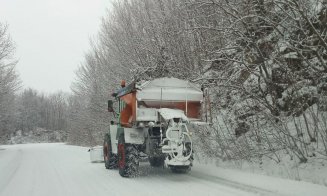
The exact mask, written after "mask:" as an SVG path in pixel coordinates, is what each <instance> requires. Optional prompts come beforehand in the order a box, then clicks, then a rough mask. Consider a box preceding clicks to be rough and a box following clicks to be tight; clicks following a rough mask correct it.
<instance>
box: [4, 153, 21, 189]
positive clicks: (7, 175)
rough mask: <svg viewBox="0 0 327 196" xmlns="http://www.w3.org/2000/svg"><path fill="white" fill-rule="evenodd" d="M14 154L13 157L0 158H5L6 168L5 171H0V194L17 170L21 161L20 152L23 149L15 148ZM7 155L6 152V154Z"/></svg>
mask: <svg viewBox="0 0 327 196" xmlns="http://www.w3.org/2000/svg"><path fill="white" fill-rule="evenodd" d="M14 152H15V154H14V155H13V157H11V158H9V159H6V158H7V157H5V158H3V157H1V159H3V160H4V159H6V161H7V164H6V166H5V167H4V168H6V169H5V170H6V172H4V171H2V172H1V180H0V195H1V194H2V192H4V191H5V189H6V187H7V185H8V184H9V183H10V182H11V181H12V179H13V178H14V177H15V174H16V173H17V171H18V170H19V168H20V166H21V162H22V156H21V155H22V154H23V151H22V150H21V149H19V150H17V151H16V150H15V151H14ZM6 155H8V154H6Z"/></svg>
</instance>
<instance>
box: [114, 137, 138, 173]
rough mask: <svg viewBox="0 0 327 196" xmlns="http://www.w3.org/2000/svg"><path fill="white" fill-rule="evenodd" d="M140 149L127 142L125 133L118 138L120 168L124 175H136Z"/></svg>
mask: <svg viewBox="0 0 327 196" xmlns="http://www.w3.org/2000/svg"><path fill="white" fill-rule="evenodd" d="M138 167H139V157H138V151H137V149H136V148H135V147H134V146H133V145H132V144H126V143H125V139H124V135H120V136H119V139H118V168H119V174H120V175H121V176H122V177H135V176H136V175H137V173H138Z"/></svg>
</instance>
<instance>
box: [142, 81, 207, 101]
mask: <svg viewBox="0 0 327 196" xmlns="http://www.w3.org/2000/svg"><path fill="white" fill-rule="evenodd" d="M137 88H138V89H139V90H138V92H137V99H138V100H162V101H202V99H203V92H202V91H201V89H200V88H199V87H198V86H197V85H195V84H192V83H190V82H189V81H186V80H180V79H177V78H158V79H155V80H152V81H147V82H144V83H142V84H141V85H140V86H138V87H137Z"/></svg>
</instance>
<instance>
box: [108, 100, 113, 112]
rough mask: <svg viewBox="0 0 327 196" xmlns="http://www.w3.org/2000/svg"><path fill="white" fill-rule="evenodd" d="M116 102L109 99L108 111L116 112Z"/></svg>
mask: <svg viewBox="0 0 327 196" xmlns="http://www.w3.org/2000/svg"><path fill="white" fill-rule="evenodd" d="M113 105H114V102H113V101H112V100H108V112H114V107H113Z"/></svg>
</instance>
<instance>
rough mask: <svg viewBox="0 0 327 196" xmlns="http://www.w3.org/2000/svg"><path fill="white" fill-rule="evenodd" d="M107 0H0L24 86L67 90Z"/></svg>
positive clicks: (1, 18) (0, 11) (0, 14)
mask: <svg viewBox="0 0 327 196" xmlns="http://www.w3.org/2000/svg"><path fill="white" fill-rule="evenodd" d="M109 5H110V3H109V0H0V22H2V23H7V24H8V25H9V33H10V34H11V37H12V39H13V40H14V42H15V43H16V48H17V50H16V57H17V58H18V60H19V63H18V65H17V70H18V72H19V74H20V78H21V80H22V82H23V87H32V88H35V89H37V90H40V91H43V92H47V93H51V92H55V91H58V90H62V91H65V92H69V91H70V85H71V82H72V81H73V79H74V77H75V74H74V71H75V70H76V69H77V67H78V65H79V64H80V62H81V61H82V60H83V54H84V53H85V52H86V51H87V50H88V48H89V38H90V37H92V36H95V35H96V33H97V31H98V30H99V25H100V23H101V17H102V16H104V14H105V10H106V7H108V6H109Z"/></svg>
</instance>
